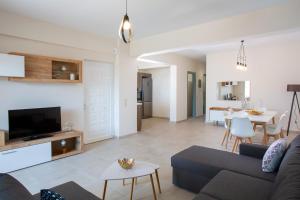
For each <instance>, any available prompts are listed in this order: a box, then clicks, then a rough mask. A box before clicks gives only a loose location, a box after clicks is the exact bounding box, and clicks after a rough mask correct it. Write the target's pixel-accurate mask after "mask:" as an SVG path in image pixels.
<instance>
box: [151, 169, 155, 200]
mask: <svg viewBox="0 0 300 200" xmlns="http://www.w3.org/2000/svg"><path fill="white" fill-rule="evenodd" d="M150 179H151V185H152V190H153V196H154V200H157V197H156V192H155V187H154V182H153V176H152V174H150Z"/></svg>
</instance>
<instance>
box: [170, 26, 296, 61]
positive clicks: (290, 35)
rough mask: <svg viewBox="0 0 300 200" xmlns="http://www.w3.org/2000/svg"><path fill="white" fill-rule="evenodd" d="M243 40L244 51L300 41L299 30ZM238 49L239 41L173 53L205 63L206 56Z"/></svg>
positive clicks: (200, 46) (190, 48)
mask: <svg viewBox="0 0 300 200" xmlns="http://www.w3.org/2000/svg"><path fill="white" fill-rule="evenodd" d="M243 39H245V45H246V49H247V47H254V46H262V45H266V44H272V43H278V42H286V41H295V40H297V41H299V40H300V30H291V31H286V32H281V33H273V34H268V35H261V36H255V37H248V38H243ZM239 47H240V41H239V40H235V41H227V42H223V43H218V44H207V45H199V46H193V47H188V48H184V49H178V50H175V51H173V53H175V54H178V55H182V56H185V57H188V58H192V59H194V60H198V61H200V62H204V63H205V62H206V55H207V54H209V53H213V52H218V51H225V50H226V51H238V49H239Z"/></svg>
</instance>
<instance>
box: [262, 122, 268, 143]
mask: <svg viewBox="0 0 300 200" xmlns="http://www.w3.org/2000/svg"><path fill="white" fill-rule="evenodd" d="M263 128H264V137H263V142H262V143H263V144H264V145H267V124H266V123H263Z"/></svg>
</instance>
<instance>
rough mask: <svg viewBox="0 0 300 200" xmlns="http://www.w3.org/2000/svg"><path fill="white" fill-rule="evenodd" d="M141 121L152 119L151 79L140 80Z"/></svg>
mask: <svg viewBox="0 0 300 200" xmlns="http://www.w3.org/2000/svg"><path fill="white" fill-rule="evenodd" d="M142 91H143V92H142V100H143V119H147V118H151V117H152V78H151V77H143V78H142Z"/></svg>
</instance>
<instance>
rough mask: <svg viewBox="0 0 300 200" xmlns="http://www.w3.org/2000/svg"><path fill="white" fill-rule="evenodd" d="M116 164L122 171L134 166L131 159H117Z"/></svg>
mask: <svg viewBox="0 0 300 200" xmlns="http://www.w3.org/2000/svg"><path fill="white" fill-rule="evenodd" d="M118 163H119V165H120V166H121V167H122V168H123V169H131V168H132V167H133V166H134V159H133V158H123V159H118Z"/></svg>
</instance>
